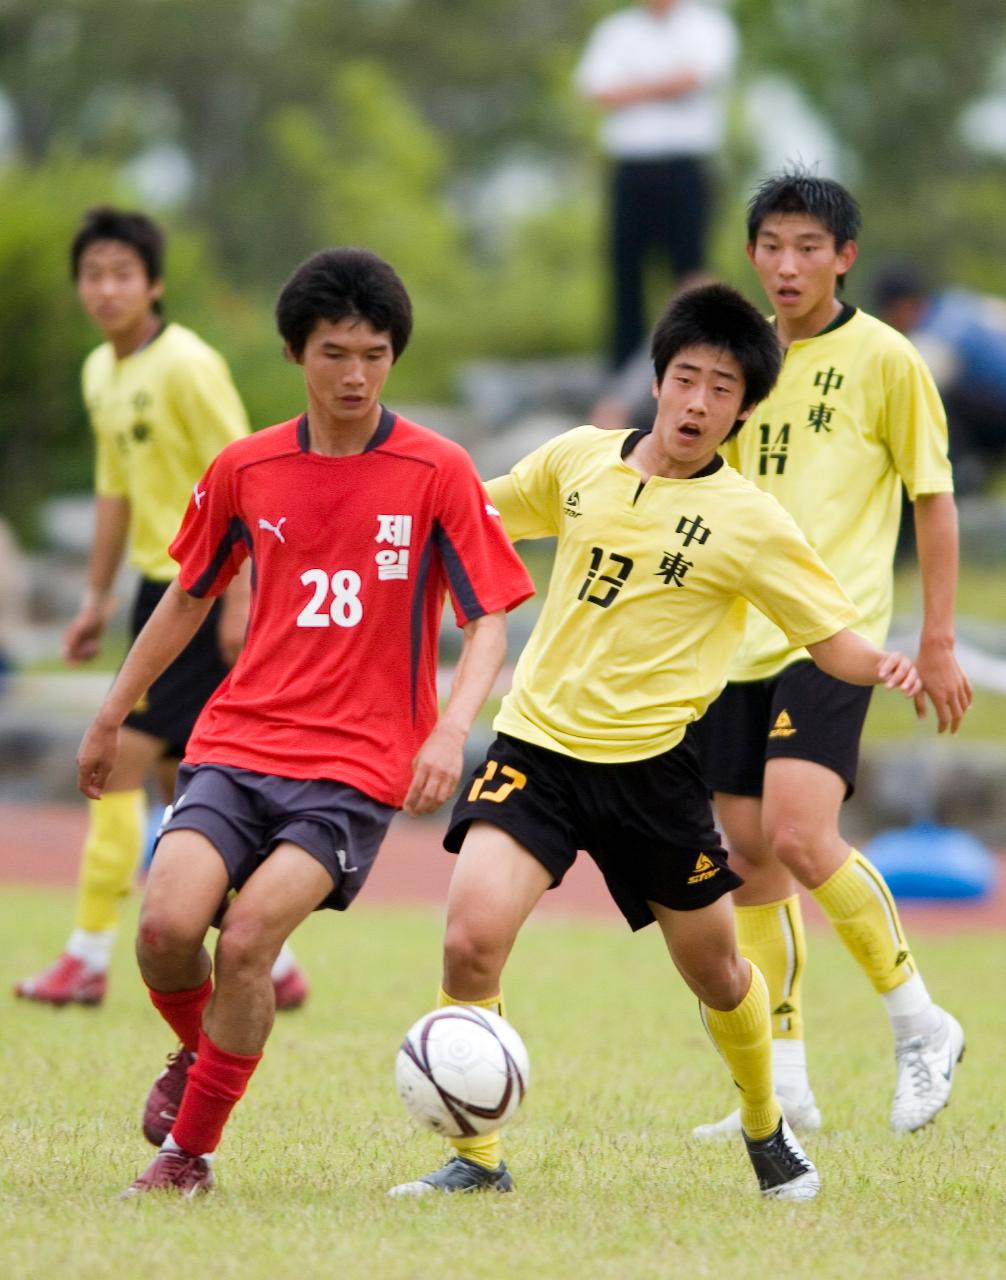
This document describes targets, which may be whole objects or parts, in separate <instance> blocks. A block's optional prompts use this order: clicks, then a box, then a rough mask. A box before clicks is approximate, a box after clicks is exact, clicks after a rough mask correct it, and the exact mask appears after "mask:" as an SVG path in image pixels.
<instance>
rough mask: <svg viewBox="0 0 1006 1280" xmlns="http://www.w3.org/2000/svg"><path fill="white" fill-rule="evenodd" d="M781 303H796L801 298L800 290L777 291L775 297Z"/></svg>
mask: <svg viewBox="0 0 1006 1280" xmlns="http://www.w3.org/2000/svg"><path fill="white" fill-rule="evenodd" d="M775 296H776V297H777V298H778V299H779V301H780V302H796V301H797V300H798V299H799V297H800V290H799V289H777V290H776V295H775Z"/></svg>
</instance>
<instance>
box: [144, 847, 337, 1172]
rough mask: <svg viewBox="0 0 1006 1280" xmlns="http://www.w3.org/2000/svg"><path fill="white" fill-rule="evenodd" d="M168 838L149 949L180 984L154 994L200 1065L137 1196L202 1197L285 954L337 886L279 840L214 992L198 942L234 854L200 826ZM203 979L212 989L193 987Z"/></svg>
mask: <svg viewBox="0 0 1006 1280" xmlns="http://www.w3.org/2000/svg"><path fill="white" fill-rule="evenodd" d="M169 837H170V839H169ZM165 843H166V844H167V857H166V858H165V861H164V864H162V865H163V869H162V870H161V871H160V874H159V875H158V877H157V879H156V880H155V882H154V885H153V894H152V898H151V902H150V904H149V908H148V909H146V910H145V912H144V916H143V919H142V920H141V937H140V943H139V947H138V951H139V952H140V954H141V956H142V960H141V963H143V965H144V975H145V976H147V975H150V977H156V979H157V980H159V981H161V982H162V983H164V984H168V983H170V984H172V985H171V986H168V985H164V986H162V987H161V988H160V989H159V990H156V991H152V997H153V998H154V1003H155V1005H157V1007H158V1008H159V1009H160V1011H161V1012H162V1014H164V1016H165V1017H166V1019H167V1020H168V1021H169V1022H171V1024H172V1025H173V1026H174V1027H175V1029H176V1030H177V1031H178V1032H179V1034H180V1035H181V1038H182V1040H183V1044H184V1045H185V1046H186V1049H187V1050H188V1055H187V1056H188V1062H187V1064H186V1068H185V1072H184V1078H183V1080H182V1093H181V1097H180V1099H179V1102H178V1104H177V1114H176V1116H175V1118H174V1121H173V1123H172V1125H171V1131H170V1133H169V1134H168V1135H167V1137H166V1138H165V1139H164V1142H163V1144H162V1146H161V1149H160V1152H159V1154H158V1156H157V1158H156V1159H155V1160H154V1162H153V1164H151V1166H150V1167H149V1168H148V1169H147V1170H146V1172H145V1173H144V1174H142V1175H141V1176H140V1177H139V1178H138V1179H137V1180H136V1181H135V1182H134V1183H133V1184H132V1186H131V1187H130V1188H129V1189H128V1191H127V1193H125V1194H138V1193H142V1192H147V1191H151V1190H162V1189H163V1190H173V1191H176V1192H181V1193H182V1194H185V1195H194V1194H197V1193H198V1192H200V1191H208V1190H210V1189H211V1187H212V1185H213V1176H212V1170H211V1164H212V1153H213V1151H214V1150H215V1149H216V1146H217V1144H218V1142H219V1140H220V1135H221V1133H222V1131H223V1127H224V1125H225V1123H226V1121H227V1118H228V1116H229V1115H230V1112H231V1110H232V1109H233V1107H234V1105H235V1103H236V1102H237V1101H238V1100H239V1099H240V1097H241V1096H242V1094H243V1093H244V1090H245V1088H246V1087H247V1083H248V1081H249V1079H250V1078H251V1076H252V1074H253V1072H254V1070H255V1068H256V1067H257V1065H258V1062H259V1060H260V1058H261V1056H262V1048H263V1046H264V1044H265V1041H266V1039H267V1037H268V1035H269V1031H270V1030H271V1028H272V1022H273V1016H274V1013H275V997H274V991H273V983H272V977H271V969H272V964H273V961H274V960H275V958H276V955H277V953H278V952H279V949H280V947H281V946H282V944H283V942H284V941H285V939H286V937H287V935H288V934H289V933H290V932H291V931H292V930H293V929H294V928H296V926H297V925H298V924H299V923H300V922H301V921H302V920H303V919H304V918H305V917H306V916H307V915H309V914H310V913H311V911H313V910H314V909H315V908H316V907H317V906H318V905H319V903H320V902H321V901H322V900H323V899H324V898H325V897H326V896H327V895H328V894H329V893H330V892H331V890H332V878H331V876H330V875H329V873H328V872H327V871H326V870H325V868H324V867H323V866H322V865H321V863H319V862H318V861H317V860H316V859H314V858H312V857H311V856H310V855H309V854H307V853H306V852H305V851H304V850H303V849H301V848H299V847H298V846H297V845H294V844H289V843H283V844H280V845H279V846H277V848H276V849H274V850H273V852H272V853H271V854H270V856H269V858H268V859H266V860H265V861H264V862H263V863H262V865H261V866H260V867H259V869H258V870H257V871H256V872H255V873H254V874H253V875H252V876H251V877H250V879H249V880H248V881H247V883H246V884H245V885H244V886H243V887H242V889H241V891H240V892H239V893H238V894H237V896H236V897H235V898H234V900H233V901H232V903H231V905H230V906H229V907H228V909H227V912H226V914H225V916H224V918H223V921H222V924H221V929H220V939H219V941H218V943H217V948H216V975H215V976H216V986H215V989H214V988H213V987H212V984H211V983H210V981H209V978H208V966H209V957H208V955H207V953H206V951H205V949H204V948H203V947H202V940H201V937H200V938H199V943H198V946H197V945H196V935H197V932H198V929H199V928H200V927H201V928H202V931H203V934H205V931H206V929H207V928H208V927H209V921H210V919H212V916H213V914H214V912H215V910H216V906H215V905H214V904H217V905H218V904H219V903H220V901H221V899H222V896H223V893H224V892H225V891H226V887H227V875H226V870H225V868H224V863H223V860H222V859H221V858H220V856H219V855H218V854H217V852H216V850H215V849H214V847H213V845H212V844H211V843H210V842H209V841H208V840H206V839H205V837H202V836H200V835H199V834H198V833H196V832H192V831H177V832H170V833H169V834H168V836H167V837H165ZM158 858H160V854H159V855H158ZM156 861H157V860H155V864H156ZM214 861H215V863H216V868H214V866H213V863H214ZM178 877H182V883H187V884H188V885H189V886H190V892H192V893H193V894H194V896H195V897H196V899H197V901H198V903H199V904H200V907H201V910H198V911H197V912H195V913H194V914H195V919H194V921H193V922H191V923H186V922H185V920H184V912H182V911H180V910H179V906H178V902H177V890H178ZM186 897H188V895H186ZM183 900H184V899H183ZM200 977H201V978H202V981H201V982H200V985H198V986H194V985H193V986H190V985H185V984H192V983H194V981H196V980H198V979H200ZM149 980H150V978H148V982H149ZM173 993H174V994H173ZM197 1021H198V1024H199V1025H198V1027H197V1026H196V1022H197ZM193 1041H194V1043H195V1046H196V1051H195V1052H194V1053H193V1051H192V1050H191V1049H190V1047H189V1046H190V1045H191V1044H192V1043H193ZM158 1083H159V1082H158ZM157 1087H158V1086H157V1084H155V1090H156V1089H157ZM148 1110H149V1106H148Z"/></svg>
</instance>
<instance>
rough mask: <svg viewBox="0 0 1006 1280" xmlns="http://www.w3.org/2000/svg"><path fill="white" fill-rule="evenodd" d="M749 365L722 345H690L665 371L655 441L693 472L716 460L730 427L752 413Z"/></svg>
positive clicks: (673, 460) (657, 390)
mask: <svg viewBox="0 0 1006 1280" xmlns="http://www.w3.org/2000/svg"><path fill="white" fill-rule="evenodd" d="M744 385H745V384H744V371H743V370H742V369H741V366H740V363H739V361H738V360H737V358H736V357H735V356H733V355H731V354H730V352H729V351H725V350H722V349H721V348H719V347H706V346H701V347H684V348H683V349H682V350H681V351H679V352H678V353H677V355H676V356H675V357H674V358H673V360H671V362H670V364H669V365H668V366H667V369H666V370H665V372H664V379H663V381H662V382H661V384H660V386H659V388H658V387H656V386H655V388H654V394H655V395H656V397H657V417H656V421H655V422H654V425H653V442H654V444H655V445H657V447H658V448H659V450H660V452H661V454H662V455H663V456H664V457H665V458H666V459H667V460H668V461H670V462H671V463H673V464H675V465H676V466H679V467H681V468H682V469H683V470H684V471H685V472H686V473H687V474H691V473H692V472H694V471H700V470H701V469H702V468H703V467H704V466H706V465H707V463H709V462H711V461H712V459H713V455H714V454H715V453H716V450H717V449H718V448H719V447H720V445H721V444H722V443H723V441H724V440H725V439H726V437H727V436H728V435H729V434H730V429H731V427H733V425H734V423H735V422H736V421H737V420H738V419H739V418H746V417H747V416H748V413H749V412H750V410H749V409H745V407H744Z"/></svg>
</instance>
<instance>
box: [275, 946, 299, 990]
mask: <svg viewBox="0 0 1006 1280" xmlns="http://www.w3.org/2000/svg"><path fill="white" fill-rule="evenodd" d="M296 966H297V957H296V956H295V955H294V954H293V950H292V949H291V947H290V944H289V942H284V943H283V945H282V946H281V947H280V949H279V955H278V956H277V957H276V960H275V963H274V964H273V967H272V980H273V982H282V981H283V979H284V978H285V977H286V975H287V974H288V973H289V972H290V970H291V969H294V968H296Z"/></svg>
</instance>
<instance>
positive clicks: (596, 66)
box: [576, 0, 737, 369]
mask: <svg viewBox="0 0 1006 1280" xmlns="http://www.w3.org/2000/svg"><path fill="white" fill-rule="evenodd" d="M736 57H737V33H736V31H735V28H734V25H733V23H732V22H731V20H730V19H729V18H728V17H727V16H726V14H725V13H723V12H722V11H720V10H718V9H715V8H711V7H709V6H708V5H707V4H703V3H701V2H700V0H644V2H643V3H642V4H639V5H634V6H632V7H631V8H627V9H621V10H619V11H618V12H617V13H613V14H610V15H609V16H608V17H607V18H604V19H603V20H602V21H601V22H600V23H598V25H597V26H596V27H595V28H594V30H593V32H592V33H591V36H590V38H589V40H588V42H587V47H586V49H585V51H584V54H583V57H582V58H581V60H580V64H579V66H578V68H577V71H576V85H577V88H578V89H579V91H580V92H581V93H582V94H583V96H584V97H586V98H587V99H589V101H591V102H593V103H594V104H595V105H597V106H599V107H601V108H602V110H603V111H604V112H605V113H606V114H605V119H604V121H603V123H602V126H601V144H602V147H603V148H604V151H605V152H606V153H607V155H608V156H609V157H610V159H611V162H612V164H611V194H610V203H611V209H610V240H609V253H610V261H611V271H612V277H613V281H612V283H613V292H614V297H613V308H612V314H613V331H612V334H611V364H612V368H614V369H617V368H619V367H620V366H621V365H622V364H624V362H625V361H626V360H627V359H628V358H629V357H630V356H631V355H632V354H633V352H634V351H635V350H636V349H637V348H638V347H639V345H640V343H641V342H642V339H643V336H644V334H645V331H646V328H647V323H646V317H645V305H644V289H643V275H644V267H645V264H646V259H647V255H648V253H649V251H650V250H652V249H659V250H660V251H661V252H662V253H663V254H664V255H666V257H667V259H668V260H669V262H670V265H671V267H672V269H673V271H674V276H675V281H676V283H677V284H678V285H681V284H687V283H690V282H697V280H698V279H699V278H700V274H701V273H702V271H703V269H704V268H705V265H706V263H705V252H706V232H707V228H708V224H709V214H710V206H711V198H710V195H711V193H710V181H709V175H708V172H707V161H708V158H709V157H710V156H711V155H713V154H715V153H716V152H717V151H718V150H719V148H720V146H721V145H722V141H723V134H724V116H725V111H724V98H725V92H724V91H725V89H726V86H727V84H728V82H729V79H730V76H731V73H732V70H733V66H734V62H735V60H736ZM690 277H691V280H690V279H689V278H690Z"/></svg>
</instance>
